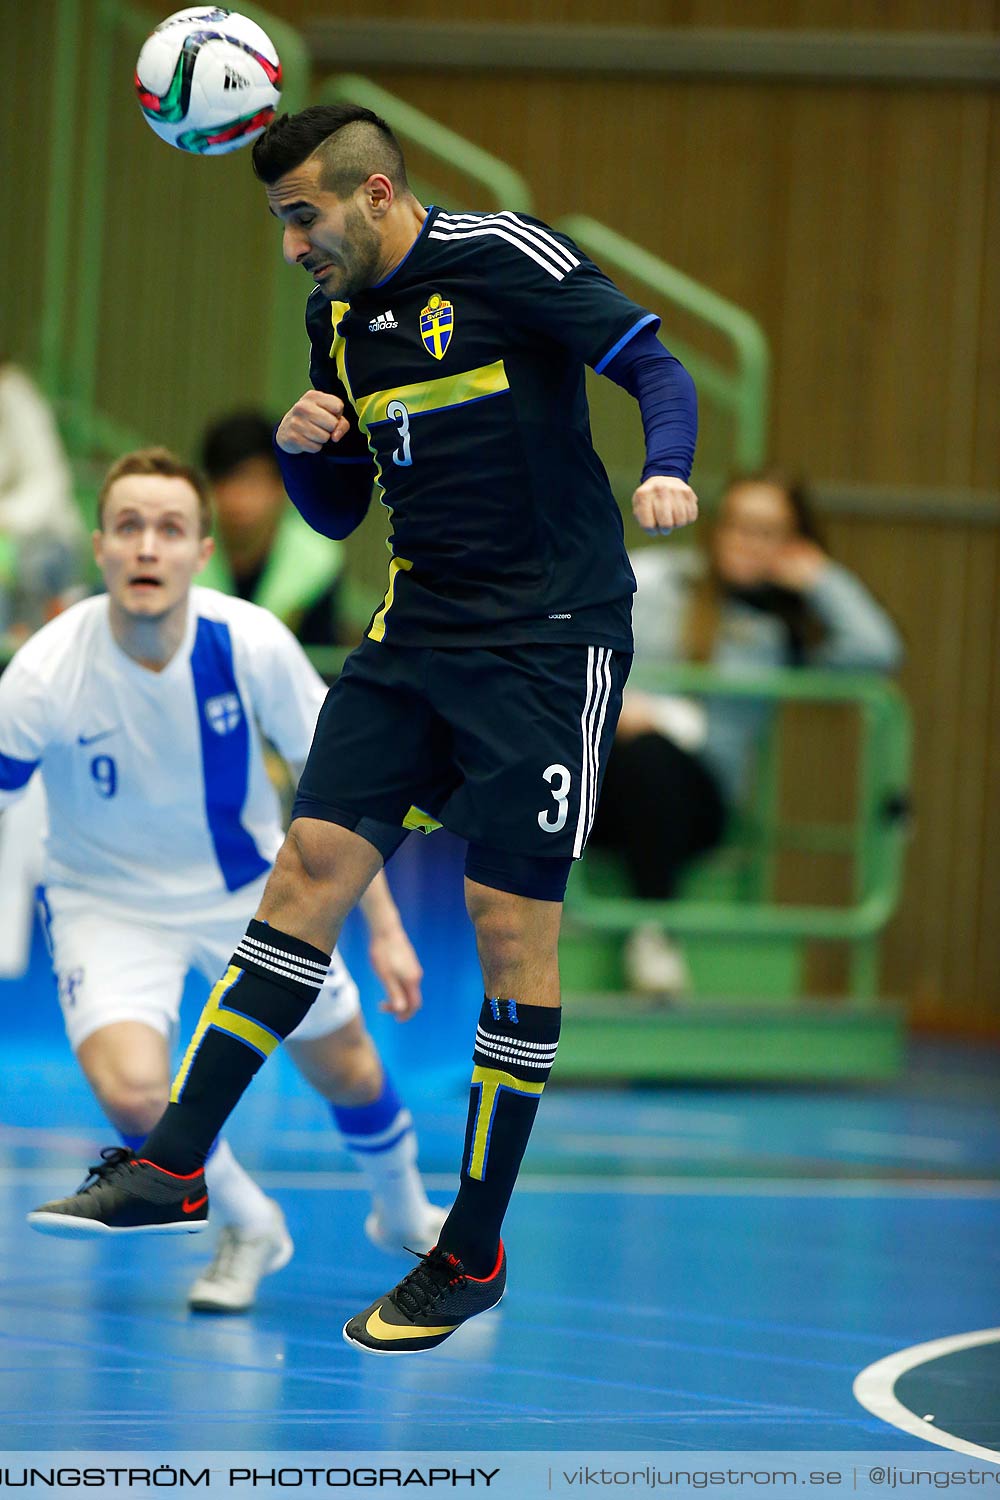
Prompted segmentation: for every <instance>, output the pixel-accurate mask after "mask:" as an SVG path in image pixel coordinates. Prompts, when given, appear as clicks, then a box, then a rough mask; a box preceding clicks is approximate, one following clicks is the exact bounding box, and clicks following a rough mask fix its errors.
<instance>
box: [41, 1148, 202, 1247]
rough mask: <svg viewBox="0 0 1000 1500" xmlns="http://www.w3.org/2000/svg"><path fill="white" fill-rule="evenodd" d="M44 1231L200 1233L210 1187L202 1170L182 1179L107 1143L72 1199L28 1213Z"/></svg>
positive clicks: (86, 1233)
mask: <svg viewBox="0 0 1000 1500" xmlns="http://www.w3.org/2000/svg"><path fill="white" fill-rule="evenodd" d="M28 1223H29V1224H30V1225H31V1227H32V1229H37V1230H38V1231H39V1233H40V1234H63V1235H74V1236H76V1237H78V1238H79V1237H81V1236H90V1235H98V1234H196V1233H197V1232H198V1231H199V1230H201V1229H204V1228H205V1227H206V1225H207V1224H208V1189H207V1188H206V1186H205V1173H204V1171H202V1169H201V1168H199V1169H198V1171H197V1172H192V1173H191V1174H190V1175H189V1176H187V1177H178V1176H177V1175H176V1174H175V1173H173V1172H167V1171H166V1170H165V1169H164V1168H163V1167H158V1166H156V1165H155V1164H154V1163H153V1162H151V1161H144V1160H143V1159H142V1158H140V1157H138V1156H136V1154H135V1152H134V1151H126V1150H125V1149H124V1147H121V1146H109V1147H108V1148H107V1149H106V1150H104V1151H102V1152H101V1160H100V1161H99V1162H97V1163H96V1164H95V1165H94V1166H92V1167H90V1168H89V1172H88V1176H87V1177H85V1178H84V1180H83V1182H82V1183H81V1184H80V1186H79V1187H78V1188H77V1190H76V1192H75V1193H72V1194H71V1195H70V1197H68V1198H55V1199H53V1201H52V1202H51V1203H43V1204H42V1206H41V1207H40V1208H36V1209H33V1210H32V1212H31V1213H30V1214H29V1215H28Z"/></svg>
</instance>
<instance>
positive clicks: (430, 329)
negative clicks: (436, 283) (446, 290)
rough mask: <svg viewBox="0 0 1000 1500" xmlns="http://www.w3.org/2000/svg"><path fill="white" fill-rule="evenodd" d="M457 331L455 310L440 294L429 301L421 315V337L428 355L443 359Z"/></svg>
mask: <svg viewBox="0 0 1000 1500" xmlns="http://www.w3.org/2000/svg"><path fill="white" fill-rule="evenodd" d="M454 331H455V309H454V308H453V307H452V305H451V303H450V302H448V301H447V300H446V299H445V298H444V297H442V296H440V295H439V293H437V292H434V293H433V294H432V295H431V296H430V297H428V299H427V306H426V307H425V308H424V309H423V311H422V312H421V314H420V337H421V339H422V340H423V345H424V348H425V349H426V350H427V353H428V354H433V356H434V358H435V359H443V358H444V353H445V350H446V349H447V347H448V345H449V344H450V343H451V336H452V333H453V332H454Z"/></svg>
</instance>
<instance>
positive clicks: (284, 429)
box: [276, 391, 351, 453]
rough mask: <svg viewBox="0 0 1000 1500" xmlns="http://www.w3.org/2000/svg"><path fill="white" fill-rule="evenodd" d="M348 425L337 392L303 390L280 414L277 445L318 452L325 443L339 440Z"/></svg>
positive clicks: (290, 449)
mask: <svg viewBox="0 0 1000 1500" xmlns="http://www.w3.org/2000/svg"><path fill="white" fill-rule="evenodd" d="M350 425H351V424H350V423H349V422H348V420H347V418H346V417H345V416H344V403H343V401H341V399H340V397H339V396H331V395H329V394H328V393H327V392H326V391H306V393H305V395H304V396H300V397H299V399H298V400H297V401H296V403H295V405H294V406H293V407H292V408H291V410H290V411H286V412H285V415H284V416H283V417H282V419H281V422H280V424H279V427H278V431H277V435H276V437H277V443H278V447H279V448H280V449H281V450H282V452H284V453H318V452H319V450H320V449H321V448H322V447H323V446H324V445H325V444H326V443H329V442H334V443H339V442H340V439H341V438H342V437H343V436H344V434H345V432H348V431H349V430H350Z"/></svg>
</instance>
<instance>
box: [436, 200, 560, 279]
mask: <svg viewBox="0 0 1000 1500" xmlns="http://www.w3.org/2000/svg"><path fill="white" fill-rule="evenodd" d="M441 219H446V220H447V222H448V224H449V226H450V227H451V228H453V229H459V228H471V227H472V226H474V225H476V224H493V223H495V222H496V221H497V220H498V219H500V220H502V221H503V222H504V224H505V225H506V226H507V227H508V228H510V229H515V230H517V231H518V232H519V233H520V234H521V235H522V237H523V238H524V239H526V240H529V241H530V242H532V243H533V244H535V245H537V246H538V248H539V249H548V250H549V251H550V252H551V254H552V257H553V259H554V260H555V261H556V262H557V263H558V264H559V265H561V266H565V268H566V270H567V271H572V269H573V267H574V266H578V265H579V264H580V262H579V261H578V260H577V258H576V256H575V255H574V254H573V253H572V251H570V250H567V248H566V246H565V245H561V244H560V243H559V241H558V240H557V239H556V237H555V235H554V234H550V233H549V231H548V230H547V229H543V228H542V227H541V225H540V224H526V223H525V222H524V220H523V219H520V218H518V216H517V214H515V213H513V212H512V210H511V209H509V208H504V209H501V210H500V212H499V213H495V214H439V215H438V222H439V223H440V221H441Z"/></svg>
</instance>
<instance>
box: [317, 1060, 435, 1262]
mask: <svg viewBox="0 0 1000 1500" xmlns="http://www.w3.org/2000/svg"><path fill="white" fill-rule="evenodd" d="M330 1113H331V1114H332V1115H333V1118H334V1120H335V1122H336V1124H337V1128H338V1130H339V1131H340V1133H341V1135H342V1136H343V1138H344V1145H345V1146H346V1147H347V1149H348V1151H349V1152H350V1153H351V1156H352V1157H353V1159H354V1164H355V1166H356V1167H357V1168H358V1171H359V1172H360V1173H361V1175H362V1176H363V1177H364V1179H365V1182H366V1183H367V1185H368V1188H369V1191H370V1192H371V1195H372V1198H373V1200H374V1207H375V1211H376V1213H377V1214H378V1216H379V1220H380V1222H381V1225H382V1227H383V1229H385V1230H386V1232H387V1233H389V1234H397V1233H398V1234H399V1236H400V1237H401V1238H405V1236H406V1235H407V1234H410V1235H412V1236H416V1235H418V1234H419V1233H420V1231H421V1229H422V1227H423V1225H424V1219H425V1215H426V1213H427V1210H428V1208H429V1207H430V1205H429V1203H428V1199H427V1194H426V1193H425V1192H424V1184H423V1182H422V1181H421V1177H420V1173H419V1172H418V1170H417V1133H416V1131H415V1130H414V1128H413V1116H412V1115H411V1114H410V1111H409V1110H408V1109H407V1108H406V1107H405V1105H404V1104H403V1102H402V1100H401V1099H400V1097H399V1095H398V1094H397V1093H396V1090H395V1089H394V1087H393V1085H392V1080H391V1079H390V1078H389V1075H388V1074H387V1073H386V1072H385V1070H384V1069H383V1071H382V1092H381V1093H380V1094H379V1096H378V1098H377V1099H373V1100H372V1101H371V1103H370V1104H331V1105H330Z"/></svg>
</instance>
